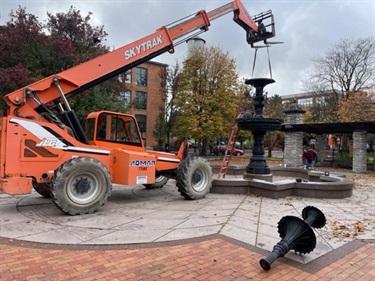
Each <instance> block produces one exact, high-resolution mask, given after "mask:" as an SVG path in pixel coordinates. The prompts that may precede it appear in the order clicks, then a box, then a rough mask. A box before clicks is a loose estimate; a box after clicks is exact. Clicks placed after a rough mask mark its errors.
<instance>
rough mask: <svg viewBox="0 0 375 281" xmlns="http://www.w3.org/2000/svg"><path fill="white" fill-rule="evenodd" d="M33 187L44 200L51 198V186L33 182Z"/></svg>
mask: <svg viewBox="0 0 375 281" xmlns="http://www.w3.org/2000/svg"><path fill="white" fill-rule="evenodd" d="M33 187H34V189H35V191H36V192H38V193H39V194H40V195H42V196H43V197H44V198H51V185H50V184H49V183H39V182H36V181H33Z"/></svg>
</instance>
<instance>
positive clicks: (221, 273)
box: [0, 235, 375, 281]
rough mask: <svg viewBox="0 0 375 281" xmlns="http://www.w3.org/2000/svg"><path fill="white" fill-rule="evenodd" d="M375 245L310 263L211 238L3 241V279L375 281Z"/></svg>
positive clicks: (367, 244)
mask: <svg viewBox="0 0 375 281" xmlns="http://www.w3.org/2000/svg"><path fill="white" fill-rule="evenodd" d="M373 242H374V241H367V242H362V241H354V242H351V243H349V244H347V245H345V246H343V247H341V248H339V249H337V250H334V251H332V252H331V253H329V254H327V255H325V256H322V257H320V258H319V259H317V260H314V261H312V262H310V263H308V264H300V263H296V262H293V261H291V260H288V259H285V258H280V259H278V260H276V261H275V262H274V263H273V264H272V267H271V270H270V271H264V270H263V269H262V268H261V267H260V265H259V260H260V259H261V258H264V257H265V255H267V252H263V250H259V249H257V248H255V247H252V246H249V245H247V244H244V243H241V242H238V241H237V240H234V239H228V238H226V237H224V236H221V235H211V236H208V237H202V238H199V239H189V240H185V241H179V242H166V243H151V244H138V245H110V246H97V245H92V246H90V245H88V246H83V245H56V244H54V245H52V244H40V243H32V242H23V241H16V240H10V239H6V238H0V280H4V281H5V280H9V281H14V280H17V281H21V280H28V281H33V280H38V281H40V280H80V281H89V280H205V281H210V280H215V281H217V280H278V281H283V280H288V281H293V280H323V281H324V280H330V281H333V280H356V281H370V280H375V244H374V243H373Z"/></svg>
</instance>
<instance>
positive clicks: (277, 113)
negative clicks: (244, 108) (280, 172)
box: [263, 95, 285, 157]
mask: <svg viewBox="0 0 375 281" xmlns="http://www.w3.org/2000/svg"><path fill="white" fill-rule="evenodd" d="M284 110H285V108H284V106H283V103H282V98H281V96H279V95H274V96H272V97H270V98H266V100H265V105H264V108H263V116H264V117H265V118H279V119H281V118H282V117H283V115H284ZM280 140H282V133H281V132H280V131H269V132H267V133H266V134H265V135H264V143H265V145H266V147H267V150H268V157H272V150H273V149H274V148H275V146H276V145H277V142H278V141H280Z"/></svg>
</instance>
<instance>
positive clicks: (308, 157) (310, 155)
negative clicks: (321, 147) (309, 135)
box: [302, 148, 318, 164]
mask: <svg viewBox="0 0 375 281" xmlns="http://www.w3.org/2000/svg"><path fill="white" fill-rule="evenodd" d="M302 158H303V163H304V164H305V163H306V161H309V162H310V161H312V160H318V154H317V153H316V151H315V150H314V149H310V148H309V149H307V150H304V151H303V154H302Z"/></svg>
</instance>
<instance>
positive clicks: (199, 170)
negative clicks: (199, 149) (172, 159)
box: [176, 157, 212, 200]
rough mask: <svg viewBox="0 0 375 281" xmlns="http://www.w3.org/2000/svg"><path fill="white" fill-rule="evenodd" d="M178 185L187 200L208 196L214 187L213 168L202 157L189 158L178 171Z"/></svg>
mask: <svg viewBox="0 0 375 281" xmlns="http://www.w3.org/2000/svg"><path fill="white" fill-rule="evenodd" d="M176 185H177V187H178V191H179V192H180V193H181V195H182V196H184V197H185V198H186V199H190V200H196V199H200V198H203V197H205V196H206V194H207V193H208V192H210V189H211V186H212V168H211V166H210V164H208V162H207V161H206V160H205V159H203V158H201V157H189V158H186V159H185V160H184V162H182V164H181V165H180V167H179V168H178V170H177V178H176Z"/></svg>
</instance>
